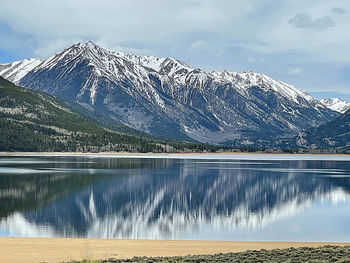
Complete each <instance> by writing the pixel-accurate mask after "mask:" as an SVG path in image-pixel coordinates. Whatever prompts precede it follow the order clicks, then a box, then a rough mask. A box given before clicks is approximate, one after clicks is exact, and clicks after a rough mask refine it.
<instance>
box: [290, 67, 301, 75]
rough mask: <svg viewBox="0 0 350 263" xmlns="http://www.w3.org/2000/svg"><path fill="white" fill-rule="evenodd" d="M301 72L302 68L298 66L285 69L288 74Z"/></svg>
mask: <svg viewBox="0 0 350 263" xmlns="http://www.w3.org/2000/svg"><path fill="white" fill-rule="evenodd" d="M302 72H303V69H302V68H299V67H292V68H289V69H288V70H287V74H288V75H299V74H301V73H302Z"/></svg>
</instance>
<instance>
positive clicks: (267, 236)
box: [0, 156, 350, 242]
mask: <svg viewBox="0 0 350 263" xmlns="http://www.w3.org/2000/svg"><path fill="white" fill-rule="evenodd" d="M192 158H197V157H194V156H193V157H192ZM198 158H199V157H198ZM205 158H206V157H201V158H200V159H184V158H183V159H177V158H110V157H92V156H90V157H62V156H61V157H0V236H18V237H19V236H24V237H39V236H40V237H54V236H55V237H91V238H142V239H202V240H271V241H273V240H279V241H348V242H349V241H350V162H349V161H347V158H344V159H342V158H340V160H332V158H330V160H317V157H315V158H311V159H301V160H298V159H296V158H293V157H291V158H288V157H285V158H282V159H278V158H274V157H273V156H268V157H266V156H262V157H261V158H260V157H259V156H250V157H249V156H248V157H247V156H243V157H242V158H244V159H245V160H240V158H241V157H240V156H238V157H237V156H235V157H234V158H230V157H229V156H225V157H222V158H220V157H218V156H217V157H213V158H209V157H208V159H205ZM257 159H261V160H257ZM326 159H327V158H326Z"/></svg>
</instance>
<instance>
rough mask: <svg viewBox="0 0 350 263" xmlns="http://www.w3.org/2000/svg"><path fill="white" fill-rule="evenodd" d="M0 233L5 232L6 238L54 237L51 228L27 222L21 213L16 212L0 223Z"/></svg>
mask: <svg viewBox="0 0 350 263" xmlns="http://www.w3.org/2000/svg"><path fill="white" fill-rule="evenodd" d="M0 232H5V233H6V232H7V233H8V236H20V237H53V236H55V231H54V229H53V227H51V226H47V225H39V224H36V223H32V222H29V221H28V220H27V219H26V218H25V217H24V216H23V215H22V214H21V213H18V212H16V213H14V214H13V215H11V216H9V217H7V218H5V219H2V220H1V221H0Z"/></svg>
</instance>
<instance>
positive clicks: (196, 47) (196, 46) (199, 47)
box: [188, 40, 209, 51]
mask: <svg viewBox="0 0 350 263" xmlns="http://www.w3.org/2000/svg"><path fill="white" fill-rule="evenodd" d="M208 48H209V44H208V43H207V42H206V41H203V40H198V41H196V42H193V43H192V44H191V45H190V46H189V48H188V49H189V50H191V51H203V50H207V49H208Z"/></svg>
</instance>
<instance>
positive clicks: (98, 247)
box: [0, 237, 350, 263]
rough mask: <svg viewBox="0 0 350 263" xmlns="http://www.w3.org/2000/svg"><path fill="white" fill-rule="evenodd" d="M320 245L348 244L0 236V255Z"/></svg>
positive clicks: (40, 258)
mask: <svg viewBox="0 0 350 263" xmlns="http://www.w3.org/2000/svg"><path fill="white" fill-rule="evenodd" d="M324 245H336V246H345V245H346V246H349V245H350V243H342V242H267V241H191V240H130V239H89V238H21V237H0V259H1V260H3V261H4V262H12V263H23V262H26V263H38V262H48V263H58V262H60V261H70V260H82V259H92V260H93V259H108V258H119V259H120V258H132V257H134V256H149V257H154V256H186V255H200V254H217V253H228V252H243V251H246V250H260V249H275V248H289V247H295V248H297V247H304V246H308V247H319V246H324Z"/></svg>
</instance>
